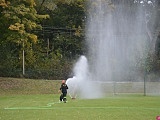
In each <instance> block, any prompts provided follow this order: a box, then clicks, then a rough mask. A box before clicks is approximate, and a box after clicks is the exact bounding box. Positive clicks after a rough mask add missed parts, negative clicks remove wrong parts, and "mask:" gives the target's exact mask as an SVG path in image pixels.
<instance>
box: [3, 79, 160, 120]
mask: <svg viewBox="0 0 160 120" xmlns="http://www.w3.org/2000/svg"><path fill="white" fill-rule="evenodd" d="M47 82H48V81H47ZM53 84H54V83H53ZM56 84H57V83H56ZM27 89H28V88H27ZM16 91H17V90H16ZM4 92H5V91H4ZM20 93H21V92H20ZM35 93H36V94H33V91H32V94H29V93H27V94H22V93H21V94H13V92H11V90H10V92H7V93H6V94H1V95H0V120H156V116H158V115H160V96H142V95H113V96H106V97H105V98H101V99H78V98H77V99H74V100H72V99H70V98H69V96H67V98H68V102H67V103H59V94H58V93H54V92H53V94H51V93H48V94H47V93H45V94H44V93H42V94H39V93H38V92H35Z"/></svg>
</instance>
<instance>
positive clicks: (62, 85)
mask: <svg viewBox="0 0 160 120" xmlns="http://www.w3.org/2000/svg"><path fill="white" fill-rule="evenodd" d="M67 89H68V86H67V84H65V83H62V84H61V87H60V90H61V91H62V93H67Z"/></svg>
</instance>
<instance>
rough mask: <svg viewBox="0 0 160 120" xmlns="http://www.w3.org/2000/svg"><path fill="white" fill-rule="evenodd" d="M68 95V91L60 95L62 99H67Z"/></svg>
mask: <svg viewBox="0 0 160 120" xmlns="http://www.w3.org/2000/svg"><path fill="white" fill-rule="evenodd" d="M66 96H67V93H62V94H61V95H60V101H62V100H63V101H66V100H67V99H66Z"/></svg>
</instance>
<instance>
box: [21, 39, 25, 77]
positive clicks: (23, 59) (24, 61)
mask: <svg viewBox="0 0 160 120" xmlns="http://www.w3.org/2000/svg"><path fill="white" fill-rule="evenodd" d="M22 54H23V66H22V68H23V75H25V64H24V62H25V60H24V59H25V58H24V41H23V52H22Z"/></svg>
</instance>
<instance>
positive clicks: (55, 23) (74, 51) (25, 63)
mask: <svg viewBox="0 0 160 120" xmlns="http://www.w3.org/2000/svg"><path fill="white" fill-rule="evenodd" d="M143 1H144V2H143V4H144V5H145V7H146V10H148V9H147V8H150V9H149V10H150V11H146V12H148V14H149V19H148V24H147V28H148V35H150V36H151V38H150V39H152V40H155V41H156V45H155V46H156V47H155V48H156V49H155V51H156V52H154V53H152V54H151V55H149V59H148V66H149V70H150V71H159V70H160V67H159V66H160V62H159V60H160V54H159V52H160V35H159V31H160V27H159V26H158V25H159V20H160V18H159V16H160V15H159V14H160V12H158V9H159V8H160V2H159V1H158V0H143ZM148 1H151V2H152V4H148ZM89 2H91V1H90V0H54V1H53V0H0V56H1V57H0V76H2V77H26V78H37V79H38V78H44V79H66V78H67V77H68V76H69V75H71V69H72V67H73V64H74V62H75V60H76V59H77V58H78V57H79V56H80V55H82V54H87V45H86V42H85V34H84V30H85V24H86V21H87V14H90V9H87V8H86V7H87V3H89ZM102 2H104V3H107V4H108V5H110V6H116V5H117V4H120V3H123V2H125V1H124V0H118V1H116V0H102ZM140 2H142V0H129V1H127V2H125V4H127V5H126V6H130V7H131V8H132V7H133V4H134V8H135V4H137V5H139V4H140ZM95 5H96V2H95ZM111 8H113V9H114V7H111ZM155 9H156V10H155ZM153 10H155V11H156V12H152V11H153ZM153 20H154V22H153ZM23 70H24V72H23Z"/></svg>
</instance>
